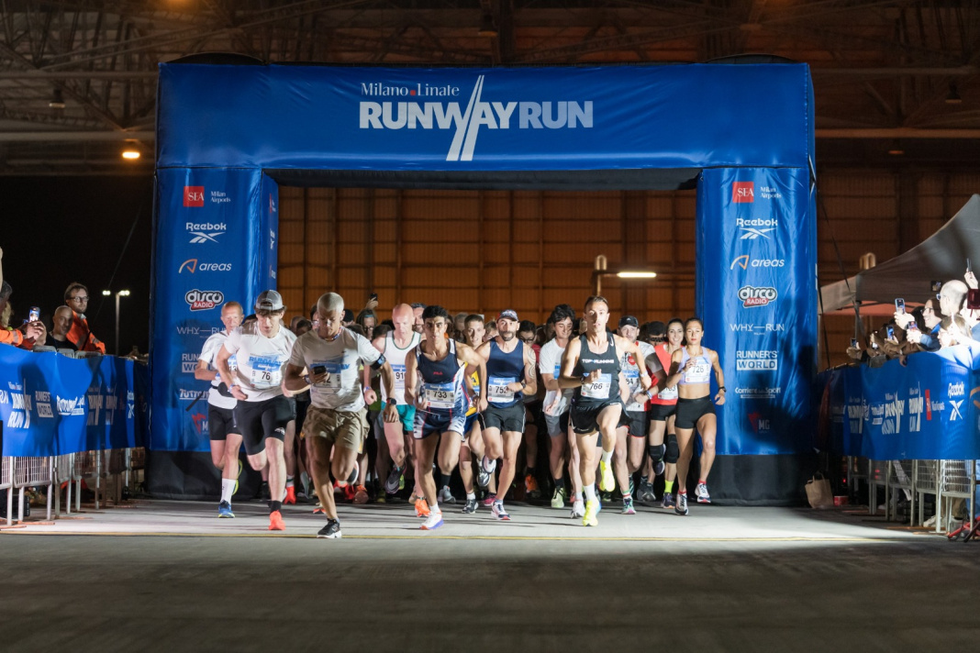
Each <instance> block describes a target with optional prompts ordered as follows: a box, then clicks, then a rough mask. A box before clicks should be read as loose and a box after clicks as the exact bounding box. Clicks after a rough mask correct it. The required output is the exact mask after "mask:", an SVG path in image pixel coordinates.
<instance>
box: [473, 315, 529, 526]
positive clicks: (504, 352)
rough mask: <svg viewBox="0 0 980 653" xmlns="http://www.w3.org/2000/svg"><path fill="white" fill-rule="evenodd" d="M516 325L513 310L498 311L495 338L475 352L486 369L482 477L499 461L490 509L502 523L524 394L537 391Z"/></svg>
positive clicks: (526, 347)
mask: <svg viewBox="0 0 980 653" xmlns="http://www.w3.org/2000/svg"><path fill="white" fill-rule="evenodd" d="M519 323H520V321H519V320H518V319H517V312H516V311H512V310H506V311H504V312H502V313H501V314H500V316H499V317H498V318H497V336H496V337H495V338H493V339H491V340H488V341H487V342H485V343H483V345H482V346H481V347H480V348H479V349H478V350H477V351H478V352H479V354H480V356H481V357H482V358H483V360H484V361H486V369H487V382H486V383H482V384H480V411H481V412H482V413H483V440H484V443H485V446H486V455H485V456H484V457H483V461H482V462H481V468H482V471H483V473H484V474H492V473H493V470H494V469H495V468H496V466H497V459H498V458H503V463H502V464H501V466H500V477H499V478H498V479H497V496H496V498H495V499H494V502H493V505H492V506H491V510H492V512H493V516H494V517H495V518H496V519H500V520H504V521H506V520H509V519H510V515H508V514H507V512H506V511H505V510H504V497H505V496H506V495H507V490H508V489H509V488H510V484H511V483H512V482H513V481H514V474H515V470H516V469H517V451H518V449H519V448H520V446H521V435H522V434H523V433H524V393H525V392H526V393H528V394H534V393H536V392H537V375H536V374H535V373H534V366H535V365H536V358H535V356H534V350H533V349H531V347H530V346H529V345H527V344H525V343H523V342H521V341H520V339H518V337H517V328H518V325H519Z"/></svg>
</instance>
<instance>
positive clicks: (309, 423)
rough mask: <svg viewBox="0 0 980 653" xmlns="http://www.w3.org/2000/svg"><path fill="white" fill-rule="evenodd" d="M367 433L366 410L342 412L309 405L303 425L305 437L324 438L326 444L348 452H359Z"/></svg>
mask: <svg viewBox="0 0 980 653" xmlns="http://www.w3.org/2000/svg"><path fill="white" fill-rule="evenodd" d="M367 432H368V423H367V409H366V408H361V409H360V410H354V411H344V410H333V409H330V408H317V407H316V406H312V405H311V406H310V408H309V410H307V412H306V423H305V424H304V425H303V434H304V435H305V436H306V437H308V438H309V437H318V438H325V439H326V441H327V442H330V443H331V444H334V445H336V446H338V447H340V448H341V449H347V450H348V451H360V450H361V444H362V443H363V442H364V438H365V436H366V435H367Z"/></svg>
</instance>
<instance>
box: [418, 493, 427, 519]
mask: <svg viewBox="0 0 980 653" xmlns="http://www.w3.org/2000/svg"><path fill="white" fill-rule="evenodd" d="M415 516H416V517H428V516H429V504H428V503H426V502H425V499H423V498H422V497H419V498H417V499H416V500H415Z"/></svg>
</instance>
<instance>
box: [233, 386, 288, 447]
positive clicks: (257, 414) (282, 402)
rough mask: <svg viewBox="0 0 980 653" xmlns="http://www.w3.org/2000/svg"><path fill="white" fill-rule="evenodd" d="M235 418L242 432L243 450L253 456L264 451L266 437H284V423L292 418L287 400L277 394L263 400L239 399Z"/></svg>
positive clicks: (281, 438)
mask: <svg viewBox="0 0 980 653" xmlns="http://www.w3.org/2000/svg"><path fill="white" fill-rule="evenodd" d="M235 419H236V420H238V426H239V427H240V429H241V432H242V439H243V440H244V442H245V452H246V453H247V454H248V455H250V456H254V455H256V454H260V453H262V452H263V451H265V441H266V438H275V439H276V440H280V441H281V440H285V439H286V424H288V423H289V422H290V420H292V419H293V411H292V408H290V406H289V401H287V400H286V398H285V397H283V396H282V395H279V396H277V397H273V398H272V399H266V400H264V401H239V402H238V405H237V406H235Z"/></svg>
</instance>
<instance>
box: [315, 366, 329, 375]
mask: <svg viewBox="0 0 980 653" xmlns="http://www.w3.org/2000/svg"><path fill="white" fill-rule="evenodd" d="M326 371H327V366H326V365H314V366H313V376H320V375H321V374H323V373H324V372H326Z"/></svg>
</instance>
